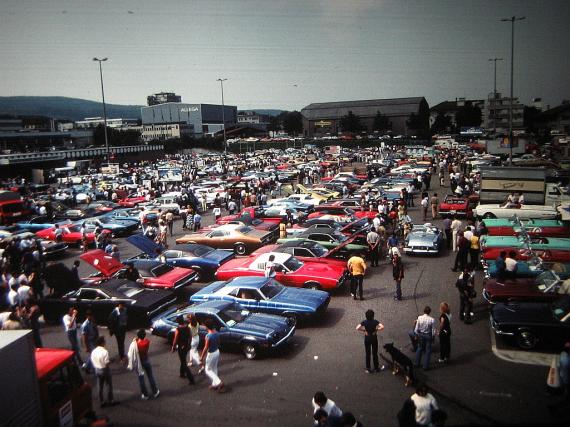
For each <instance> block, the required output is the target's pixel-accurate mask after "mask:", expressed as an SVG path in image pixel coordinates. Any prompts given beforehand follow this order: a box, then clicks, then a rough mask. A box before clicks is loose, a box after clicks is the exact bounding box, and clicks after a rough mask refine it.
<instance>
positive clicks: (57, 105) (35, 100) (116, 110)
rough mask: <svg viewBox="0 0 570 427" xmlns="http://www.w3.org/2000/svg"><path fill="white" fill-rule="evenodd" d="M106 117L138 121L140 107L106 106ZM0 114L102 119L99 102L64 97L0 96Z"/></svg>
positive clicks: (101, 108) (69, 118)
mask: <svg viewBox="0 0 570 427" xmlns="http://www.w3.org/2000/svg"><path fill="white" fill-rule="evenodd" d="M106 108H107V117H109V118H124V119H140V117H141V110H140V109H141V106H140V105H116V104H106ZM0 114H10V115H15V116H17V115H26V116H47V117H52V118H55V119H68V120H73V121H75V120H83V119H84V118H85V117H102V116H103V107H102V104H101V102H96V101H88V100H86V99H79V98H66V97H64V96H0Z"/></svg>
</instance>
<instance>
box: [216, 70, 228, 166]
mask: <svg viewBox="0 0 570 427" xmlns="http://www.w3.org/2000/svg"><path fill="white" fill-rule="evenodd" d="M226 80H227V79H218V81H219V82H220V87H221V88H222V122H223V124H222V126H223V127H222V129H223V130H224V157H225V156H226V155H227V154H228V144H227V143H226V111H225V110H226V108H225V106H224V82H225V81H226Z"/></svg>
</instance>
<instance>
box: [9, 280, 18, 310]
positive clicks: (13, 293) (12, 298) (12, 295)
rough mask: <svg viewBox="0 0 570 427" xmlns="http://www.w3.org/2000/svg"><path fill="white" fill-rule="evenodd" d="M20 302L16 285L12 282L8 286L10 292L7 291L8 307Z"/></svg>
mask: <svg viewBox="0 0 570 427" xmlns="http://www.w3.org/2000/svg"><path fill="white" fill-rule="evenodd" d="M19 303H20V299H19V298H18V285H16V284H14V285H12V286H10V292H8V305H9V306H10V307H15V306H17V305H18V304H19Z"/></svg>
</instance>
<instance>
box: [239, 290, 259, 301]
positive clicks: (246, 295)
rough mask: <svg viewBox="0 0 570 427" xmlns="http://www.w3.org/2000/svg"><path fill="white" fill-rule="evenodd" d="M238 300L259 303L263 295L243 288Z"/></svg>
mask: <svg viewBox="0 0 570 427" xmlns="http://www.w3.org/2000/svg"><path fill="white" fill-rule="evenodd" d="M238 298H241V299H249V300H255V301H259V300H260V299H261V295H259V292H257V289H244V288H242V289H240V290H239V294H238Z"/></svg>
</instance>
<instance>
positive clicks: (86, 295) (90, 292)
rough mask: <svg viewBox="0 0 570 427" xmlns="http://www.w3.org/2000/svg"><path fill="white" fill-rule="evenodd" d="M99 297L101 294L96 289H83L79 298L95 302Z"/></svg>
mask: <svg viewBox="0 0 570 427" xmlns="http://www.w3.org/2000/svg"><path fill="white" fill-rule="evenodd" d="M98 296H99V292H98V291H97V290H95V289H81V290H80V291H79V294H78V295H77V298H81V299H88V300H95V299H97V297H98Z"/></svg>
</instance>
